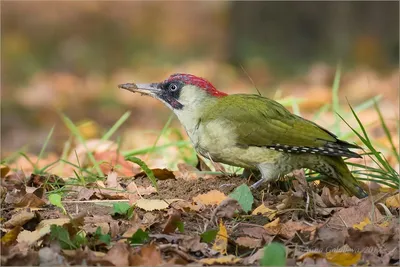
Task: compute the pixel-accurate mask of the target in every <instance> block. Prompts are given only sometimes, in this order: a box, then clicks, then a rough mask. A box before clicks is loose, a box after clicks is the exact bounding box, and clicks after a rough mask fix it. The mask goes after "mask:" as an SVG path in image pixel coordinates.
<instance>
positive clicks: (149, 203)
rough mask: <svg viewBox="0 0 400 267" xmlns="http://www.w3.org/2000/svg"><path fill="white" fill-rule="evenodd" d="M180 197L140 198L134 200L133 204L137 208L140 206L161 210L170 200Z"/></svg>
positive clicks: (147, 209)
mask: <svg viewBox="0 0 400 267" xmlns="http://www.w3.org/2000/svg"><path fill="white" fill-rule="evenodd" d="M178 200H181V199H178V198H174V199H165V200H164V199H145V198H141V199H138V200H137V201H136V202H135V205H136V206H137V207H138V208H141V209H143V210H146V211H152V210H163V209H166V208H168V207H169V205H170V204H171V203H172V202H175V201H178Z"/></svg>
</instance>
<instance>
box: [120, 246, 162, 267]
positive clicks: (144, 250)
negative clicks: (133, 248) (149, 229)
mask: <svg viewBox="0 0 400 267" xmlns="http://www.w3.org/2000/svg"><path fill="white" fill-rule="evenodd" d="M161 264H163V260H162V256H161V252H160V250H159V249H158V248H157V246H156V245H154V244H151V245H145V246H142V247H141V249H140V252H139V253H138V254H133V255H130V256H129V266H158V265H161ZM127 265H128V264H127Z"/></svg>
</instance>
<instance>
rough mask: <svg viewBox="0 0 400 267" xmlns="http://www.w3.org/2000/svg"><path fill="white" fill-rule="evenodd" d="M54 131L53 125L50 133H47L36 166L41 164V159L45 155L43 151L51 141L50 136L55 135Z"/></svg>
mask: <svg viewBox="0 0 400 267" xmlns="http://www.w3.org/2000/svg"><path fill="white" fill-rule="evenodd" d="M53 132H54V126H53V127H51V130H50V132H49V134H48V135H47V137H46V140H45V141H44V144H43V146H42V149H41V150H40V153H39V156H38V158H37V160H36V166H37V165H38V164H39V161H40V159H41V158H42V157H43V153H44V151H45V150H46V147H47V144H48V143H49V141H50V138H51V136H52V135H53Z"/></svg>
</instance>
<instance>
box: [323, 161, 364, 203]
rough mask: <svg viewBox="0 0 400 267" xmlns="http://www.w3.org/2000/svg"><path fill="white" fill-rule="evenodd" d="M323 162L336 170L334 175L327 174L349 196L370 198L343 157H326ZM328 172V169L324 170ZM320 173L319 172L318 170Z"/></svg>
mask: <svg viewBox="0 0 400 267" xmlns="http://www.w3.org/2000/svg"><path fill="white" fill-rule="evenodd" d="M323 161H324V162H325V163H327V164H328V165H329V166H330V167H332V168H333V169H334V173H325V174H326V175H329V176H331V177H332V176H333V177H332V178H334V179H335V180H336V181H337V182H338V183H339V184H340V185H341V186H342V187H343V188H344V189H345V190H346V191H347V192H348V193H349V194H351V195H354V196H356V197H358V198H365V197H367V196H368V194H367V192H365V190H364V189H362V187H361V186H360V184H359V182H358V181H357V180H356V178H354V176H353V175H352V174H351V172H350V170H349V168H348V167H347V165H346V163H345V162H344V160H343V159H342V158H341V157H328V156H326V157H324V158H323ZM324 169H325V170H326V168H324ZM316 171H318V170H316ZM321 172H324V171H321Z"/></svg>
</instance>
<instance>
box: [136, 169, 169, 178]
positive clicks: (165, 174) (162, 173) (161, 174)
mask: <svg viewBox="0 0 400 267" xmlns="http://www.w3.org/2000/svg"><path fill="white" fill-rule="evenodd" d="M151 170H152V172H153V174H154V176H155V177H156V178H157V180H168V179H175V175H174V173H173V172H172V171H170V170H168V169H158V168H156V169H151ZM145 176H147V175H146V173H145V172H144V171H142V172H139V173H138V174H136V175H135V178H138V177H145Z"/></svg>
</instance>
